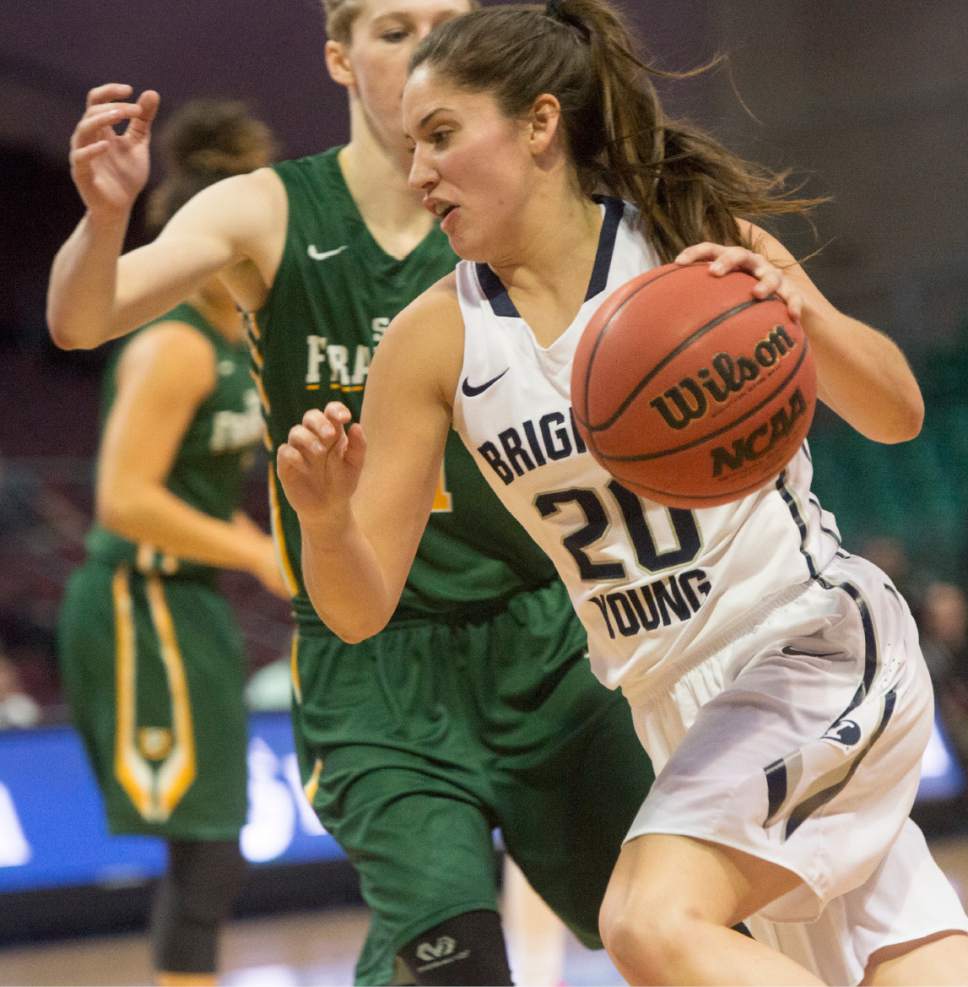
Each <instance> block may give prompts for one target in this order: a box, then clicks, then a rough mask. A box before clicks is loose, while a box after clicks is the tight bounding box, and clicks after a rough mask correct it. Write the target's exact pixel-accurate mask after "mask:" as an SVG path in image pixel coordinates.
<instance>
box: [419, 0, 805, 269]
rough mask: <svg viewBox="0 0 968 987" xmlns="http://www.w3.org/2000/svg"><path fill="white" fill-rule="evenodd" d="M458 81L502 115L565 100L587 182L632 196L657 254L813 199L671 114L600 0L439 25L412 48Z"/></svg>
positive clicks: (482, 14) (716, 237) (586, 186)
mask: <svg viewBox="0 0 968 987" xmlns="http://www.w3.org/2000/svg"><path fill="white" fill-rule="evenodd" d="M422 62H427V63H428V64H430V65H431V66H432V67H433V68H434V70H435V71H437V72H440V73H441V74H442V75H444V76H445V77H446V78H448V79H450V80H451V81H452V82H454V83H455V84H456V85H458V86H460V87H462V88H466V89H468V90H470V91H487V92H490V93H492V94H493V95H494V97H495V99H496V100H497V101H498V103H499V105H500V106H501V108H502V110H503V111H504V113H505V114H507V116H509V117H518V116H522V115H524V114H525V113H527V111H528V110H529V109H530V107H531V105H532V104H533V102H534V100H535V98H536V97H537V96H539V95H540V94H541V93H551V94H552V95H554V96H555V97H556V98H557V99H558V101H559V103H560V104H561V109H562V119H563V123H564V128H565V133H566V136H567V140H568V145H569V151H570V153H571V157H572V160H573V162H574V165H575V168H576V170H577V173H578V179H579V182H580V184H581V187H582V189H583V191H585V192H586V194H589V195H590V194H592V193H593V192H600V191H605V192H609V193H611V194H613V195H618V196H621V197H622V198H625V199H628V200H629V201H631V202H633V203H634V204H635V205H636V206H638V208H639V210H640V211H641V214H642V221H643V225H644V232H645V234H646V235H647V236H648V237H649V239H650V240H651V242H652V243H653V245H654V246H655V248H656V250H657V251H658V253H659V255H660V256H661V257H662V259H663V260H664V261H669V260H672V259H673V258H674V257H675V256H676V255H677V254H678V253H679V251H680V250H682V248H683V247H685V246H688V245H689V244H692V243H698V242H700V241H702V240H713V241H716V242H719V243H740V242H742V237H741V234H740V229H739V226H738V224H737V219H740V218H745V219H750V220H756V219H759V218H763V217H769V216H777V215H782V214H786V213H801V214H802V213H804V212H806V211H807V210H808V209H809V208H810V207H811V206H813V205H815V204H816V203H817V201H819V200H812V199H804V198H795V197H792V196H790V195H788V194H786V193H785V175H783V174H776V173H774V172H771V171H769V170H768V169H766V168H764V167H761V166H759V165H756V164H752V163H750V162H747V161H743V160H742V159H740V158H738V157H737V156H736V155H734V154H732V153H731V152H729V151H728V150H726V148H724V147H723V146H722V145H721V144H719V142H718V141H716V140H715V139H714V138H713V137H711V136H709V135H708V134H705V133H704V132H703V131H701V130H699V129H698V128H696V127H693V126H692V125H690V124H687V123H683V122H677V121H674V120H670V119H668V118H666V116H665V114H664V112H663V109H662V105H661V102H660V100H659V96H658V93H657V92H656V89H655V85H654V83H653V79H655V78H685V77H690V76H693V75H696V74H699V72H701V71H704V70H705V69H699V70H696V71H694V72H686V73H672V72H664V71H661V70H659V69H657V68H655V67H653V66H651V65H649V64H648V62H647V60H645V59H644V57H642V56H641V55H640V54H639V51H638V46H637V44H636V42H635V40H634V37H633V34H632V32H631V31H630V30H629V28H628V27H627V25H626V24H625V22H624V20H623V18H622V16H621V14H620V13H619V11H618V10H617V9H616V8H615V7H614V6H612V5H611V4H610V3H608V2H607V0H550V2H549V3H548V4H547V5H546V6H533V5H513V6H501V7H489V8H484V9H482V10H478V11H475V12H473V13H471V14H466V15H464V16H463V17H459V18H457V19H456V20H453V21H450V22H448V23H447V24H444V25H442V26H441V27H439V28H437V29H436V30H435V31H434V32H433V33H432V34H430V35H429V36H428V37H427V38H426V39H425V40H424V42H423V43H422V44H421V46H420V47H419V48H418V49H417V51H416V52H415V53H414V55H413V58H412V59H411V63H410V66H411V70H412V69H413V68H415V67H416V66H417V65H419V64H421V63H422Z"/></svg>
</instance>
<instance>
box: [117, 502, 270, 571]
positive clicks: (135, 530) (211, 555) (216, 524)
mask: <svg viewBox="0 0 968 987" xmlns="http://www.w3.org/2000/svg"><path fill="white" fill-rule="evenodd" d="M98 520H99V521H100V522H101V524H103V525H104V526H105V527H106V528H108V529H110V530H111V531H114V532H115V533H117V534H119V535H121V536H122V537H123V538H127V539H129V540H131V541H135V542H146V543H148V544H150V545H152V546H154V547H155V548H156V549H158V550H159V551H161V552H164V553H165V554H168V555H173V556H175V557H177V558H181V559H189V560H191V561H193V562H199V563H202V564H203V565H210V566H215V567H217V568H220V569H237V570H240V571H242V572H252V571H254V570H255V569H256V568H257V567H258V565H259V562H260V556H259V553H258V542H259V538H260V537H265V535H264V534H263V533H261V532H257V531H256V529H255V527H254V526H253V528H252V529H251V530H250V529H247V528H244V527H243V526H242V525H238V524H235V523H233V522H229V521H221V520H219V519H218V518H215V517H212V516H211V515H209V514H206V513H204V512H203V511H199V510H197V509H196V508H194V507H191V506H190V505H189V504H186V503H185V501H183V500H182V499H181V498H179V497H176V496H175V495H174V494H173V493H172V492H171V491H170V490H168V489H166V488H165V487H155V486H149V485H143V486H142V485H139V486H138V487H137V488H134V487H131V486H128V485H125V486H122V487H115V489H114V491H113V493H112V495H111V496H109V497H101V498H99V504H98Z"/></svg>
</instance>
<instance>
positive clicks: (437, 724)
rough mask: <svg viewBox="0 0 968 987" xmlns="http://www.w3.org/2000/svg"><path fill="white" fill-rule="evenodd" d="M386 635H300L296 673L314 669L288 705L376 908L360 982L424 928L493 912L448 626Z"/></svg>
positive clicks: (329, 812) (484, 804) (487, 814)
mask: <svg viewBox="0 0 968 987" xmlns="http://www.w3.org/2000/svg"><path fill="white" fill-rule="evenodd" d="M384 634H385V635H386V636H384V635H378V636H377V639H375V641H373V642H365V643H364V644H362V645H355V646H348V645H342V644H340V643H337V642H333V641H331V640H329V639H323V638H320V637H313V636H305V637H302V638H300V639H299V641H298V644H297V661H298V667H299V669H300V672H301V671H302V670H303V669H310V668H314V672H313V676H312V677H310V676H306V675H301V681H302V700H301V702H298V703H296V704H295V706H294V709H293V725H294V734H295V741H296V749H297V754H298V758H299V762H300V766H301V771H302V775H303V782H304V785H305V788H306V793H307V796H308V797H309V798H310V801H311V803H312V805H313V808H314V809H315V811H316V814H317V815H318V817H319V819H320V821H321V822H322V824H323V825H324V826H325V827H326V828H327V830H329V832H330V833H332V835H333V836H334V837H335V838H336V840H337V841H338V842H339V844H340V846H341V847H342V848H343V850H344V851H345V852H346V854H347V856H348V857H349V859H350V861H351V862H352V864H353V866H354V868H355V869H356V871H357V872H358V874H359V877H360V886H361V891H362V894H363V897H364V899H365V900H366V902H367V905H368V906H369V907H370V909H371V913H372V916H371V926H370V930H369V933H368V936H367V941H366V943H365V945H364V949H363V953H362V955H361V957H360V961H359V964H358V967H357V983H362V984H371V983H372V984H382V983H389V982H391V978H392V976H393V972H392V971H393V968H394V960H395V957H396V954H397V952H398V951H399V950H400V948H401V947H402V946H404V945H405V944H406V943H408V942H410V941H411V940H412V939H413V938H414V937H415V936H417V935H418V934H419V933H421V932H423V931H424V930H425V929H428V928H430V927H432V926H434V925H437V924H439V923H440V922H443V921H445V920H446V919H448V918H452V917H453V916H456V915H460V914H462V913H464V912H468V911H476V910H482V909H483V910H489V911H496V909H497V894H496V880H495V869H496V860H495V854H494V844H493V838H492V828H493V825H494V818H493V813H492V811H491V810H490V808H489V801H488V785H487V763H485V759H484V756H483V753H482V750H481V748H480V746H479V745H478V744H477V743H476V741H475V739H474V736H473V733H472V732H471V731H470V730H469V729H468V724H467V717H466V715H464V713H463V711H462V708H461V706H460V704H459V703H457V702H456V698H457V697H455V696H454V695H453V689H454V683H453V681H452V679H453V673H452V670H451V669H449V668H448V665H447V663H446V662H445V661H442V660H441V656H440V651H441V650H442V637H441V635H442V634H443V635H444V638H446V633H445V632H444V631H441V630H440V629H439V628H435V627H427V628H411V629H407V630H404V631H403V632H401V633H399V634H388V635H387V634H386V632H384ZM321 683H325V686H326V688H325V689H320V684H321ZM307 685H308V686H309V687H308V688H307ZM317 690H318V691H317Z"/></svg>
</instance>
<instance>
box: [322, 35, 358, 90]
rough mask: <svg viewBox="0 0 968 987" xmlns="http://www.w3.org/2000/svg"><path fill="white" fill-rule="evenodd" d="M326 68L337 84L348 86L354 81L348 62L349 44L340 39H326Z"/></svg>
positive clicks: (351, 68)
mask: <svg viewBox="0 0 968 987" xmlns="http://www.w3.org/2000/svg"><path fill="white" fill-rule="evenodd" d="M324 51H325V54H326V69H327V71H328V72H329V77H330V78H331V79H332V80H333V82H335V83H336V85H338V86H344V87H345V88H347V89H348V88H349V87H350V86H352V85H353V83H354V82H355V81H356V78H355V76H354V75H353V67H352V65H351V64H350V53H349V46H348V45H345V44H343V42H342V41H332V40H330V41H327V42H326V48H325V49H324Z"/></svg>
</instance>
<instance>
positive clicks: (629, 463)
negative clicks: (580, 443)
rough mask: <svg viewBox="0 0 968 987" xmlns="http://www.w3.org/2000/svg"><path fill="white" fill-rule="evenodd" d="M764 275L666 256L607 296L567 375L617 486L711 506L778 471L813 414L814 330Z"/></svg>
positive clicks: (583, 427) (589, 435) (594, 447)
mask: <svg viewBox="0 0 968 987" xmlns="http://www.w3.org/2000/svg"><path fill="white" fill-rule="evenodd" d="M755 285H756V279H755V278H754V277H752V276H751V275H749V274H745V273H742V272H738V271H736V272H732V273H730V274H726V275H723V276H721V277H716V276H715V275H713V274H710V273H709V265H708V264H692V265H690V266H688V267H681V266H679V265H677V264H666V265H665V266H664V267H659V268H656V269H655V270H652V271H649V272H647V273H646V274H642V275H639V276H638V277H636V278H633V279H632V280H631V281H629V282H627V283H626V284H624V285H622V287H621V288H619V289H618V290H617V291H615V292H614V293H613V294H611V295H610V296H609V297H608V298H607V299H606V300H605V302H604V303H603V304H602V306H601V307H600V308H599V309H598V310H597V311H596V312H595V314H594V315H593V316H592V318H591V319H590V320H589V322H588V325H587V326H586V327H585V330H584V333H583V335H582V338H581V340H580V341H579V343H578V348H577V350H576V352H575V360H574V364H573V366H572V372H571V397H572V405H573V407H574V412H575V419H576V422H577V424H578V430H579V432H580V433H581V436H582V438H583V439H584V440H585V444H586V445H587V446H588V451H589V452H590V453H591V454H592V455H593V456H594V457H595V459H596V460H597V461H598V462H599V463H600V464H601V465H602V466H603V467H605V469H607V470H608V472H609V473H611V474H612V476H614V477H615V478H616V479H617V480H618V481H619V482H620V483H623V484H624V485H625V486H627V487H629V489H631V490H634V491H636V492H637V493H639V494H641V495H642V496H643V497H647V498H649V499H650V500H655V501H657V502H658V503H660V504H665V505H667V506H669V507H686V508H690V507H715V506H717V505H719V504H725V503H728V502H729V501H732V500H737V499H739V498H740V497H743V496H745V495H746V494H748V493H751V492H752V491H753V490H755V489H756V488H757V487H760V486H762V485H763V484H764V483H766V482H767V481H769V480H771V479H772V478H773V477H775V476H776V475H777V474H778V473H779V472H780V471H781V470H782V469H783V467H784V466H785V465H786V464H787V463H788V462H789V461H790V459H791V458H792V456H793V454H794V453H795V452H796V451H797V449H798V448H799V447H800V445H801V443H802V442H803V440H804V438H805V437H806V434H807V431H808V430H809V428H810V422H811V421H812V420H813V412H814V407H815V405H816V397H817V377H816V371H815V369H814V365H813V356H812V354H811V352H810V347H809V344H808V341H807V337H806V335H805V334H804V332H803V329H802V328H801V327H800V325H799V323H798V322H797V321H796V320H795V319H793V318H792V317H791V315H790V313H789V312H788V311H787V307H786V305H785V304H784V302H783V301H782V300H781V299H779V298H777V297H776V296H771V297H770V298H766V299H763V300H760V299H757V298H756V297H754V295H753V288H754V286H755Z"/></svg>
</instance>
